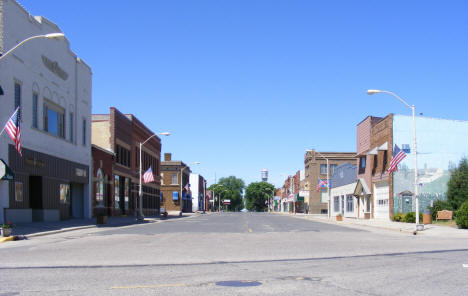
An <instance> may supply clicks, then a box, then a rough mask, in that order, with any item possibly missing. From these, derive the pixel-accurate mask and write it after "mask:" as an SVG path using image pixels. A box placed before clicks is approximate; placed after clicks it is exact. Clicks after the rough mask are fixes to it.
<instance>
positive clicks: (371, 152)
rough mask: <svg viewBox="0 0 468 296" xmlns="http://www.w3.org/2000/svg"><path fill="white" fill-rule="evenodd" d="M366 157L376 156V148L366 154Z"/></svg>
mask: <svg viewBox="0 0 468 296" xmlns="http://www.w3.org/2000/svg"><path fill="white" fill-rule="evenodd" d="M367 155H377V147H375V148H374V149H372V150H371V151H369V152H367Z"/></svg>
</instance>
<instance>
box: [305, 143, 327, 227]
mask: <svg viewBox="0 0 468 296" xmlns="http://www.w3.org/2000/svg"><path fill="white" fill-rule="evenodd" d="M312 151H315V150H306V152H312ZM315 153H317V154H318V155H320V156H321V157H322V158H325V160H326V161H327V191H328V218H329V219H330V217H331V213H330V209H331V205H330V202H331V196H330V194H331V192H330V164H329V163H328V158H327V157H325V156H324V155H323V154H322V153H320V152H318V151H315Z"/></svg>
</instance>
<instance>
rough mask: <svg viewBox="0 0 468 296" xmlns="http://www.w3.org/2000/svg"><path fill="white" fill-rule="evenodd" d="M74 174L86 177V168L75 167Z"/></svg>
mask: <svg viewBox="0 0 468 296" xmlns="http://www.w3.org/2000/svg"><path fill="white" fill-rule="evenodd" d="M75 175H76V176H77V177H86V176H87V175H88V174H87V173H86V170H83V169H79V168H75Z"/></svg>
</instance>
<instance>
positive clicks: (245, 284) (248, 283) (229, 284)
mask: <svg viewBox="0 0 468 296" xmlns="http://www.w3.org/2000/svg"><path fill="white" fill-rule="evenodd" d="M261 284H262V283H261V282H259V281H222V282H216V286H223V287H255V286H260V285H261Z"/></svg>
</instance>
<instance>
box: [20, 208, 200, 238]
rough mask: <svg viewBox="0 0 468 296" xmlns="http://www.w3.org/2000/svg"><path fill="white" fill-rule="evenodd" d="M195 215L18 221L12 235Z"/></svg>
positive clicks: (142, 222) (41, 234)
mask: <svg viewBox="0 0 468 296" xmlns="http://www.w3.org/2000/svg"><path fill="white" fill-rule="evenodd" d="M193 215H195V214H194V213H183V215H182V216H179V214H178V213H177V215H173V214H172V213H171V214H170V215H169V216H168V217H167V218H164V217H159V216H146V217H145V220H144V221H138V220H136V218H135V217H134V216H123V217H108V219H107V223H106V224H99V225H97V224H96V218H93V219H70V220H63V221H53V222H32V223H17V224H15V226H14V228H13V233H12V235H14V236H17V237H20V238H30V237H36V236H43V235H50V234H55V233H61V232H67V231H73V230H80V229H87V228H112V227H122V226H128V225H137V224H147V223H157V222H162V221H165V220H171V219H180V218H184V217H189V216H193Z"/></svg>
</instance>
